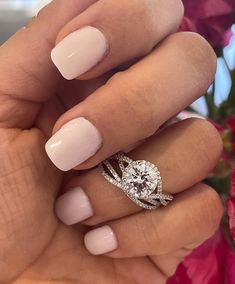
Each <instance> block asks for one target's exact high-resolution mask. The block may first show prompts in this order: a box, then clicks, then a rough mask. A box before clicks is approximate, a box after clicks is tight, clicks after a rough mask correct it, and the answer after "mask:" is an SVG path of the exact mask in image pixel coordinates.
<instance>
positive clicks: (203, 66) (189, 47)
mask: <svg viewBox="0 0 235 284" xmlns="http://www.w3.org/2000/svg"><path fill="white" fill-rule="evenodd" d="M172 39H175V40H176V41H177V45H178V47H179V49H180V50H181V53H182V52H183V54H184V55H185V56H186V59H187V60H188V61H189V62H190V63H192V64H194V66H195V68H197V72H198V73H200V74H201V75H202V78H208V80H209V81H210V83H211V82H212V81H213V79H214V75H215V71H216V65H217V58H216V54H215V52H214V50H213V48H212V47H211V45H210V44H209V43H208V42H207V41H206V39H205V38H204V37H202V36H201V35H199V34H197V33H193V32H179V33H176V34H175V35H173V36H172Z"/></svg>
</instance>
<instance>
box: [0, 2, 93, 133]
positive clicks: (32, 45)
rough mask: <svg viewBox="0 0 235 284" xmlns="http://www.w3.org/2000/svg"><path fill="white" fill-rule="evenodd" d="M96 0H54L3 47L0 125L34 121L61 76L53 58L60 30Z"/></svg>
mask: <svg viewBox="0 0 235 284" xmlns="http://www.w3.org/2000/svg"><path fill="white" fill-rule="evenodd" d="M94 2H96V0H80V1H77V0H70V1H64V0H54V1H52V2H51V3H50V4H49V5H47V6H46V7H45V8H44V9H42V10H41V11H40V12H39V15H38V16H37V17H35V18H33V19H32V20H31V22H30V23H29V24H28V26H27V27H24V28H22V29H21V30H19V31H18V32H17V33H16V34H15V35H14V36H13V37H12V38H11V39H9V40H8V41H7V42H6V43H5V44H3V45H2V46H1V47H0V62H1V64H0V127H20V128H26V127H30V126H31V125H32V124H33V121H34V119H35V118H36V116H37V114H38V112H39V110H40V106H41V103H42V102H44V101H46V100H48V99H49V97H50V96H51V95H53V94H54V93H55V91H56V86H57V83H58V81H59V80H60V77H59V75H58V72H56V69H55V67H54V65H53V64H52V62H51V59H50V53H51V50H52V48H53V47H54V42H55V40H56V37H57V34H58V32H59V31H60V29H61V28H62V27H63V26H64V25H65V24H66V23H67V22H68V21H70V20H71V19H72V18H73V17H74V16H76V15H77V14H79V13H81V12H83V11H84V10H86V9H87V8H88V7H89V6H90V5H91V4H92V3H94Z"/></svg>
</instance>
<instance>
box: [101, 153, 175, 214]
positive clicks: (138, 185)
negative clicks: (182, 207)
mask: <svg viewBox="0 0 235 284" xmlns="http://www.w3.org/2000/svg"><path fill="white" fill-rule="evenodd" d="M111 161H113V163H114V162H115V161H116V163H117V170H115V168H114V166H113V165H112V164H111ZM100 167H101V170H102V175H103V176H104V178H105V179H106V180H108V181H109V182H110V183H112V184H113V185H115V186H116V187H118V188H120V189H121V190H122V191H123V192H124V193H125V194H126V195H127V196H128V197H129V198H130V199H131V200H132V201H133V202H134V203H136V204H137V205H138V206H140V207H142V208H144V209H148V210H153V209H156V208H158V207H159V206H160V205H164V206H166V205H167V204H168V203H169V202H170V201H172V200H173V196H172V195H170V194H165V193H163V190H162V178H161V175H160V172H159V170H158V168H157V167H156V166H155V165H154V164H152V163H150V162H148V161H145V160H138V161H133V160H132V159H130V158H129V157H127V156H126V155H125V154H124V153H122V152H121V153H118V154H116V155H114V156H112V157H111V158H110V159H108V160H105V161H103V162H102V163H101V164H100ZM119 172H120V174H119Z"/></svg>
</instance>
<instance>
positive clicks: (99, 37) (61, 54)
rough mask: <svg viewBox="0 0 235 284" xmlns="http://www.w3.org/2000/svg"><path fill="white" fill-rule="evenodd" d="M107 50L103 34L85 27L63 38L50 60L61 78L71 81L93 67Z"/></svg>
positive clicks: (95, 29)
mask: <svg viewBox="0 0 235 284" xmlns="http://www.w3.org/2000/svg"><path fill="white" fill-rule="evenodd" d="M107 49H108V42H107V40H106V38H105V36H104V34H103V33H102V32H101V31H100V30H98V29H97V28H94V27H91V26H86V27H83V28H81V29H79V30H77V31H75V32H73V33H71V34H69V35H68V36H67V37H65V38H64V39H63V40H62V41H61V42H60V43H58V44H57V45H56V47H55V48H54V49H53V50H52V52H51V59H52V61H53V62H54V64H55V66H56V67H57V68H58V70H59V71H60V73H61V74H62V76H63V77H64V78H65V79H67V80H71V79H74V78H76V77H79V76H80V75H82V74H84V73H85V72H87V71H88V70H90V69H91V68H92V67H93V66H95V65H96V64H97V63H98V62H99V61H101V60H102V58H103V57H104V56H105V53H106V52H107Z"/></svg>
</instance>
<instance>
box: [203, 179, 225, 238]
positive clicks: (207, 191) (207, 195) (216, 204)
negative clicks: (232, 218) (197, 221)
mask: <svg viewBox="0 0 235 284" xmlns="http://www.w3.org/2000/svg"><path fill="white" fill-rule="evenodd" d="M202 190H203V196H204V198H203V199H202V203H201V210H202V211H201V212H202V218H203V220H204V221H205V225H206V228H207V233H208V236H209V237H210V236H211V235H213V234H214V233H215V231H216V230H217V229H218V226H219V224H220V221H221V218H222V216H223V212H224V208H223V204H222V200H221V198H220V196H219V194H218V193H217V192H216V191H215V190H214V189H213V188H211V187H210V186H208V185H205V184H203V185H202Z"/></svg>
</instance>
